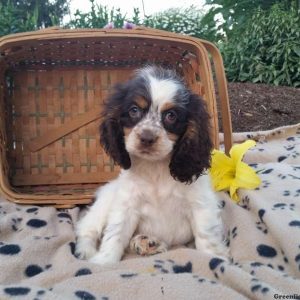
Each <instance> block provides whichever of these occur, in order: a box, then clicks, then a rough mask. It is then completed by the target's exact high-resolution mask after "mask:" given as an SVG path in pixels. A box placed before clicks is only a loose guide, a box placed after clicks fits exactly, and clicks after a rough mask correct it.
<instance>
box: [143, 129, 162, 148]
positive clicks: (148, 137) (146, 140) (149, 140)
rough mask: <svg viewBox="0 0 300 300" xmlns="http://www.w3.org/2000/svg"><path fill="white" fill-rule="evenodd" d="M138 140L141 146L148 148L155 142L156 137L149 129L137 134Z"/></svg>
mask: <svg viewBox="0 0 300 300" xmlns="http://www.w3.org/2000/svg"><path fill="white" fill-rule="evenodd" d="M139 139H140V143H141V146H143V147H150V146H152V145H153V144H154V143H155V142H156V141H157V139H158V136H157V135H156V134H155V133H154V132H153V131H151V130H149V129H144V130H143V131H142V132H141V133H140V134H139Z"/></svg>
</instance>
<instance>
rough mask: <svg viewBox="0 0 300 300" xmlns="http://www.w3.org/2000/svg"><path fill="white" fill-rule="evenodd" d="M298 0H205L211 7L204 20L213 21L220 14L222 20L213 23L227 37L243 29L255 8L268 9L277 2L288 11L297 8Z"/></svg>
mask: <svg viewBox="0 0 300 300" xmlns="http://www.w3.org/2000/svg"><path fill="white" fill-rule="evenodd" d="M298 1H299V0H244V1H240V0H206V4H207V5H210V6H211V8H210V10H209V11H208V13H207V14H206V16H205V19H206V22H208V21H210V22H212V21H214V20H215V19H216V17H217V16H218V15H219V16H222V18H223V22H219V24H218V25H215V26H216V28H217V29H218V30H222V31H223V32H224V33H225V34H226V36H227V37H230V35H231V33H235V32H236V31H239V30H241V31H242V30H243V29H242V28H243V27H244V25H245V24H246V23H247V22H248V20H249V18H251V16H252V15H253V14H254V13H255V11H256V10H257V8H260V9H261V10H265V11H269V10H270V9H271V7H272V6H273V5H274V4H277V3H278V4H279V3H280V5H281V7H282V8H283V9H284V10H286V11H288V10H290V8H291V7H293V8H294V10H296V11H298V10H299V2H298Z"/></svg>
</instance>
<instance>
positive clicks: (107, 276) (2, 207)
mask: <svg viewBox="0 0 300 300" xmlns="http://www.w3.org/2000/svg"><path fill="white" fill-rule="evenodd" d="M247 138H254V139H256V140H257V141H258V144H257V147H256V148H254V149H252V150H249V152H248V153H247V155H246V157H245V161H246V162H248V163H251V164H252V166H253V168H255V170H256V171H257V173H258V174H259V175H260V176H261V179H262V185H261V186H260V187H259V188H258V189H257V190H252V191H250V190H241V191H240V192H239V196H240V198H241V199H242V200H241V202H240V204H239V205H237V204H235V203H234V202H233V201H232V200H230V198H229V197H228V195H227V194H226V193H225V192H222V193H220V194H219V196H220V200H221V203H222V205H223V210H222V216H223V219H224V222H225V224H226V227H227V230H226V232H227V238H228V247H229V248H230V253H231V257H232V259H233V262H232V263H227V262H223V261H222V260H220V259H218V258H214V257H210V256H208V255H206V254H204V253H202V252H201V251H197V250H195V249H189V248H184V247H182V248H180V249H175V250H172V251H169V252H167V253H164V254H160V255H155V256H152V257H147V258H144V257H134V258H130V259H124V260H123V261H122V262H121V263H119V264H116V265H114V266H111V267H101V266H98V265H94V264H91V263H88V262H86V261H81V260H78V259H77V258H76V257H75V256H74V255H73V254H74V246H75V235H74V224H75V223H76V221H77V220H78V214H79V208H74V209H69V210H56V209H55V208H52V207H38V206H22V205H16V204H13V203H10V202H7V201H5V200H3V199H2V200H0V299H41V300H43V299H55V300H57V299H85V300H92V299H210V300H211V299H245V298H251V299H280V296H287V295H292V296H293V295H298V296H299V297H300V124H298V125H296V126H291V127H285V128H280V129H277V130H274V131H268V132H259V133H244V134H235V140H236V141H242V140H244V139H247ZM281 299H284V298H282V297H281ZM285 299H287V298H285ZM299 299H300V298H299Z"/></svg>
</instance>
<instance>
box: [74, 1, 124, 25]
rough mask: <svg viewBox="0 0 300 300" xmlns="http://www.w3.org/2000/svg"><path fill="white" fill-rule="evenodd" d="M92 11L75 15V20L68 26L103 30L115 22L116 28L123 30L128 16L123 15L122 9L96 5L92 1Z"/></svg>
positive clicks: (77, 12) (78, 12)
mask: <svg viewBox="0 0 300 300" xmlns="http://www.w3.org/2000/svg"><path fill="white" fill-rule="evenodd" d="M90 2H91V10H90V11H89V12H88V13H82V12H80V11H79V10H77V11H76V13H75V16H74V17H75V18H74V19H72V20H71V21H70V23H69V24H68V26H69V27H71V28H103V27H104V26H105V25H106V24H108V23H110V22H114V25H115V27H116V28H121V27H122V26H123V24H124V21H125V18H126V15H123V14H122V13H121V11H120V9H119V8H118V9H115V8H111V9H108V8H107V6H102V5H99V4H97V3H96V4H95V1H94V0H90Z"/></svg>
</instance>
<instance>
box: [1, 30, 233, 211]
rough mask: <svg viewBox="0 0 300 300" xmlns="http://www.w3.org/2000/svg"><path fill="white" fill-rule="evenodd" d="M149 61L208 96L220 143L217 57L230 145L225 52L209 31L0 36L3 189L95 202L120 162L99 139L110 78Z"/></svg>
mask: <svg viewBox="0 0 300 300" xmlns="http://www.w3.org/2000/svg"><path fill="white" fill-rule="evenodd" d="M212 62H213V64H212ZM152 63H154V64H159V65H162V66H166V67H173V68H174V67H176V69H177V71H178V72H179V73H180V74H182V76H183V77H184V78H185V80H186V82H187V84H188V85H189V86H190V88H191V89H192V90H193V91H194V92H196V93H197V94H200V95H201V96H202V97H203V98H204V99H205V101H206V102H207V104H208V109H209V112H210V114H211V117H212V118H211V120H212V128H213V130H212V133H211V134H212V138H213V141H214V144H215V146H216V147H218V118H217V109H216V96H215V90H214V81H213V76H212V67H214V70H215V79H216V86H217V88H218V92H219V98H220V108H221V114H222V120H223V129H224V133H225V146H226V150H227V151H228V149H229V148H230V147H231V142H232V141H231V120H230V113H229V104H228V94H227V87H226V80H225V76H224V69H223V64H222V58H221V56H220V54H219V51H218V50H217V49H216V48H215V47H214V46H213V45H212V44H210V43H208V42H206V41H202V40H199V39H195V38H191V37H188V36H182V35H177V34H173V33H169V32H165V31H159V30H150V29H145V28H137V29H134V30H117V29H113V30H63V29H56V28H54V29H48V30H42V31H37V32H29V33H23V34H15V35H9V36H6V37H3V38H2V39H0V192H1V194H2V195H3V196H4V197H5V198H6V199H8V200H11V201H14V202H17V203H25V204H53V205H56V206H61V207H63V206H68V207H69V206H72V205H75V204H87V203H89V202H90V201H91V199H92V197H93V193H94V191H95V188H96V187H97V186H99V185H100V184H103V183H105V182H107V181H108V180H110V179H112V178H114V177H115V176H116V175H117V174H118V171H119V169H118V167H116V166H115V165H114V163H113V161H112V160H111V159H110V158H109V157H108V156H107V155H106V154H105V153H104V151H103V150H102V148H101V147H100V144H99V142H98V140H99V134H98V126H99V122H100V120H99V118H100V113H101V105H102V103H103V100H105V98H106V97H107V95H108V93H109V90H110V88H111V86H112V85H114V84H115V83H117V82H120V81H124V80H126V79H128V77H129V76H130V74H131V73H132V72H133V70H135V69H136V68H139V67H141V66H143V65H145V64H152Z"/></svg>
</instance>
